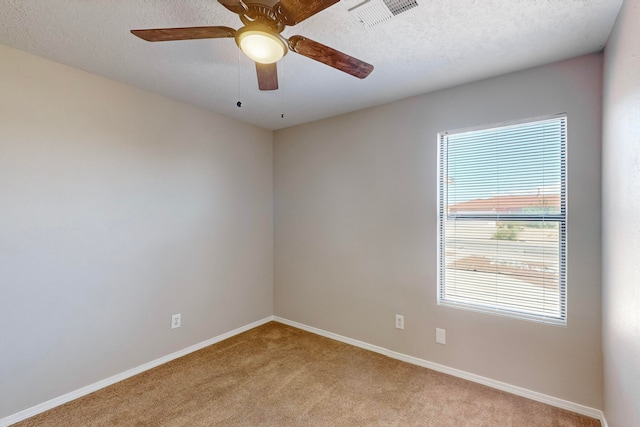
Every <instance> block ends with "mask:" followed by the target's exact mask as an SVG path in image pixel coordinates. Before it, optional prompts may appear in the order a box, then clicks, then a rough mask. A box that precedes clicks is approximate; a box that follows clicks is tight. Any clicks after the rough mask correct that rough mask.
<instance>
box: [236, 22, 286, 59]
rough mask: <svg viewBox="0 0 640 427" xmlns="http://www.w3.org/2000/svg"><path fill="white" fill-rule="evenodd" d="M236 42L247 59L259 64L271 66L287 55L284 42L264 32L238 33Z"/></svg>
mask: <svg viewBox="0 0 640 427" xmlns="http://www.w3.org/2000/svg"><path fill="white" fill-rule="evenodd" d="M236 42H237V43H238V46H240V49H242V51H243V52H244V53H245V54H246V55H247V56H248V57H249V58H251V59H253V60H254V61H255V62H259V63H261V64H273V63H274V62H277V61H278V60H279V59H280V58H282V57H283V56H284V55H285V54H286V53H287V47H286V46H285V44H284V41H282V39H281V38H280V37H278V36H277V35H275V34H271V33H268V32H266V31H260V30H245V31H239V32H238V34H237V37H236Z"/></svg>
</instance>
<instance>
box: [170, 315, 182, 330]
mask: <svg viewBox="0 0 640 427" xmlns="http://www.w3.org/2000/svg"><path fill="white" fill-rule="evenodd" d="M181 322H182V314H181V313H178V314H174V315H172V316H171V329H175V328H179V327H180V323H181Z"/></svg>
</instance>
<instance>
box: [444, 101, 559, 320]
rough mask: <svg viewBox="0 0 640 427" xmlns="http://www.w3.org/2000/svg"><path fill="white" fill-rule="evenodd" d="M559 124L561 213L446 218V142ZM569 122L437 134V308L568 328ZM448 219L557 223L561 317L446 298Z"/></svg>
mask: <svg viewBox="0 0 640 427" xmlns="http://www.w3.org/2000/svg"><path fill="white" fill-rule="evenodd" d="M551 120H559V121H561V123H562V125H561V129H562V131H561V135H560V144H561V146H560V159H559V161H560V162H561V165H560V166H561V168H560V176H561V182H560V212H559V213H545V212H542V213H540V214H504V213H496V214H483V213H480V214H471V213H462V214H461V213H454V214H450V213H448V214H447V215H445V212H444V211H445V209H447V210H448V208H449V204H448V203H447V196H448V179H449V178H448V174H447V171H448V165H449V163H448V157H447V153H446V152H445V150H446V146H447V142H446V138H447V137H449V136H451V135H456V134H460V133H470V132H476V131H477V132H480V131H489V130H492V129H499V128H505V127H515V126H518V125H528V124H534V123H537V122H544V121H551ZM567 126H568V119H567V114H566V113H558V114H553V115H547V116H540V117H535V118H529V119H522V120H516V121H509V122H500V123H495V124H490V125H482V126H475V127H470V128H463V129H457V130H452V131H444V132H438V134H437V147H438V156H437V161H438V163H437V169H438V195H437V196H438V240H437V242H438V243H437V246H438V248H437V249H438V253H437V255H438V266H437V273H438V277H437V305H438V306H444V307H453V308H458V309H464V310H470V311H476V312H482V313H488V314H494V315H499V316H505V317H511V318H517V319H522V320H528V321H533V322H539V323H545V324H551V325H557V326H566V325H567V318H568V315H567V313H568V307H567V306H568V303H567V302H568V301H567V299H568V289H567V246H568V245H567V243H568V242H567V141H568V128H567ZM448 219H454V220H456V221H496V222H498V221H499V222H517V221H542V222H554V223H557V224H558V245H559V248H558V293H559V306H560V310H559V316H558V317H552V316H545V315H538V314H533V313H530V312H529V313H527V312H525V311H522V310H517V309H508V308H504V307H498V306H489V305H482V304H474V303H465V302H460V301H454V300H451V299H450V298H447V294H446V286H445V285H446V282H445V276H446V260H447V257H446V253H445V252H446V251H445V250H446V240H445V223H446V220H448Z"/></svg>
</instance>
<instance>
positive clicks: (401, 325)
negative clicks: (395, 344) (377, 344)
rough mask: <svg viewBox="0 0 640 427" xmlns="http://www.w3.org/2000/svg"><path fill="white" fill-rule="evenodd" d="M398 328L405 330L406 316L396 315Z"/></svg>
mask: <svg viewBox="0 0 640 427" xmlns="http://www.w3.org/2000/svg"><path fill="white" fill-rule="evenodd" d="M396 328H398V329H404V316H402V315H400V314H396Z"/></svg>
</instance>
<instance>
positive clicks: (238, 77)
mask: <svg viewBox="0 0 640 427" xmlns="http://www.w3.org/2000/svg"><path fill="white" fill-rule="evenodd" d="M236 80H237V85H236V87H237V88H238V97H237V98H236V99H237V100H238V102H236V106H237V107H238V108H241V107H242V102H241V101H240V49H238V67H237V72H236Z"/></svg>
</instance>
